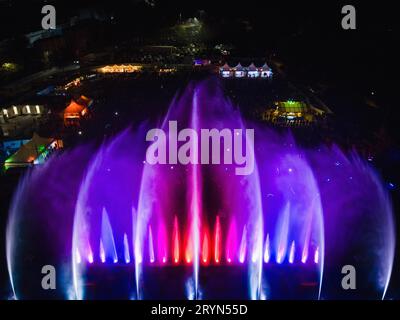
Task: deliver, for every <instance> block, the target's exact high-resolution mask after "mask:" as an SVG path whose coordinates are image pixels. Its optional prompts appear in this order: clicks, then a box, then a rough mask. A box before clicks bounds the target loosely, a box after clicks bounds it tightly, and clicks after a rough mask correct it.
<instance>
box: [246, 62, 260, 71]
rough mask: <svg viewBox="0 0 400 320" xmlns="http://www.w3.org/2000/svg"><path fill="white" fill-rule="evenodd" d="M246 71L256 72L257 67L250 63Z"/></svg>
mask: <svg viewBox="0 0 400 320" xmlns="http://www.w3.org/2000/svg"><path fill="white" fill-rule="evenodd" d="M248 70H249V71H257V70H258V69H257V67H256V66H255V65H254V63H251V65H249V67H248Z"/></svg>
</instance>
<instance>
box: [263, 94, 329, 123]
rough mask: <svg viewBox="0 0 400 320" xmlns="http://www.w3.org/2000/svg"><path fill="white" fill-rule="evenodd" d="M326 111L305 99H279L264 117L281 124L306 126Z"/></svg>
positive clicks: (264, 113)
mask: <svg viewBox="0 0 400 320" xmlns="http://www.w3.org/2000/svg"><path fill="white" fill-rule="evenodd" d="M324 114H325V111H323V110H321V109H319V108H316V107H314V106H311V105H308V104H307V103H305V102H303V101H293V100H287V101H278V102H275V107H274V108H271V109H268V110H266V111H265V112H263V114H262V119H263V120H266V121H269V122H272V123H274V124H279V125H285V126H286V125H287V126H305V125H309V124H311V123H313V122H316V121H317V120H318V119H319V118H320V117H322V116H323V115H324Z"/></svg>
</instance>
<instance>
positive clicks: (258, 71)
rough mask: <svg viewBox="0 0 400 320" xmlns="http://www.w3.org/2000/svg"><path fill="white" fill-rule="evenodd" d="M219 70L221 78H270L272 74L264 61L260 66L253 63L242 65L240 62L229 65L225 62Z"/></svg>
mask: <svg viewBox="0 0 400 320" xmlns="http://www.w3.org/2000/svg"><path fill="white" fill-rule="evenodd" d="M219 70H220V75H221V76H222V77H223V78H232V77H234V78H244V77H248V78H271V77H272V74H273V73H272V69H271V68H270V67H269V66H268V65H267V63H264V65H263V66H262V67H256V66H255V65H254V63H251V64H250V65H249V66H248V67H243V66H242V65H241V64H240V62H239V63H238V64H237V65H236V66H235V67H230V66H229V65H228V64H227V63H225V64H224V65H223V66H222V67H220V69H219Z"/></svg>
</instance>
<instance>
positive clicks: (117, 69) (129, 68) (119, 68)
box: [97, 64, 142, 73]
mask: <svg viewBox="0 0 400 320" xmlns="http://www.w3.org/2000/svg"><path fill="white" fill-rule="evenodd" d="M97 71H98V72H100V73H133V72H140V71H142V66H139V65H133V64H119V65H118V64H114V65H112V66H104V67H101V68H99V69H97Z"/></svg>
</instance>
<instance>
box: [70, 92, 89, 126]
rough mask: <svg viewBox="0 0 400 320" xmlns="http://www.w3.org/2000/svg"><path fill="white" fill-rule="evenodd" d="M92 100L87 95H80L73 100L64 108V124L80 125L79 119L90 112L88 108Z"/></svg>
mask: <svg viewBox="0 0 400 320" xmlns="http://www.w3.org/2000/svg"><path fill="white" fill-rule="evenodd" d="M92 102H93V100H92V99H90V98H88V97H85V96H80V97H79V99H77V100H76V101H75V100H71V102H70V104H69V105H68V107H66V108H65V110H64V125H65V126H67V127H68V126H75V125H79V121H80V120H81V119H82V118H83V117H86V116H87V115H88V114H89V109H88V108H89V107H90V105H91V104H92Z"/></svg>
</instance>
